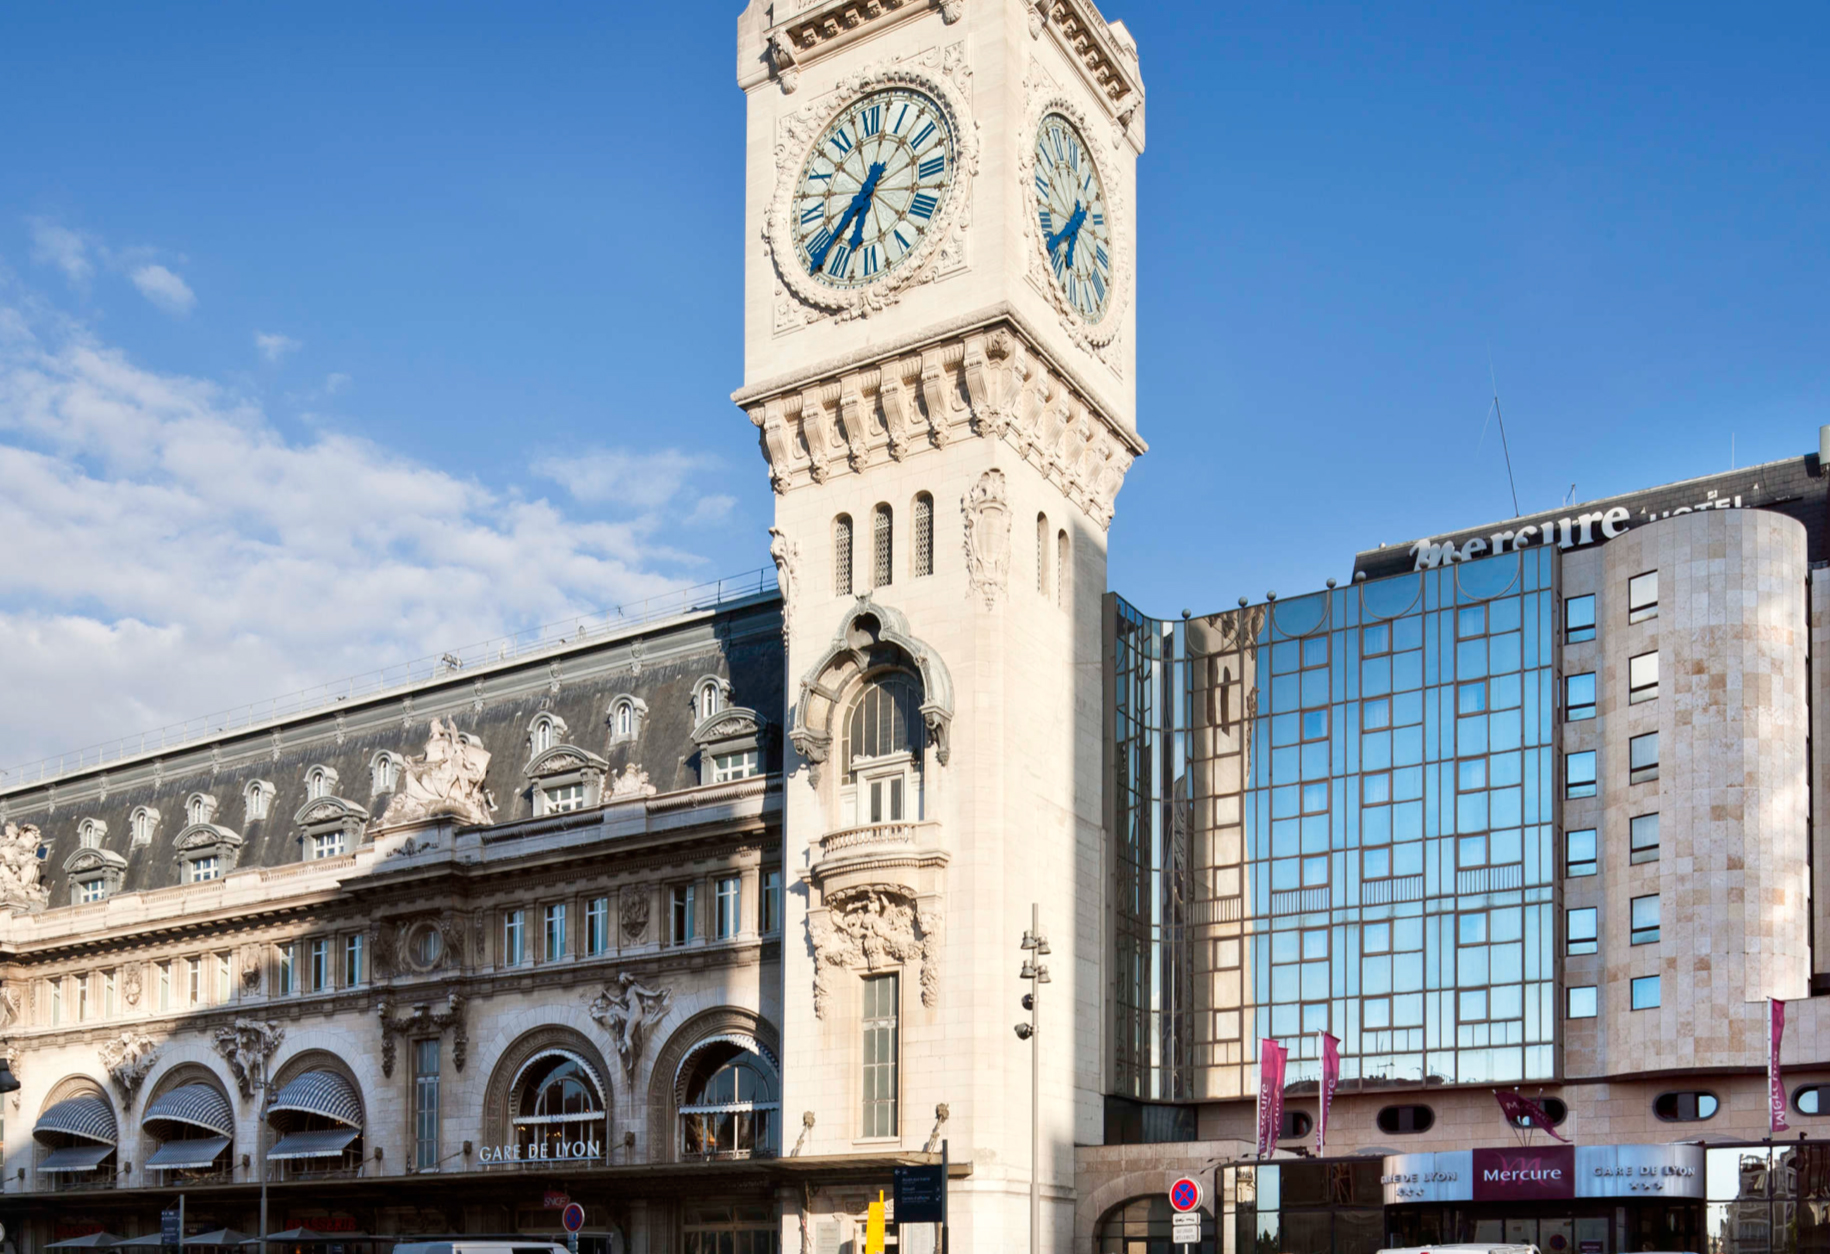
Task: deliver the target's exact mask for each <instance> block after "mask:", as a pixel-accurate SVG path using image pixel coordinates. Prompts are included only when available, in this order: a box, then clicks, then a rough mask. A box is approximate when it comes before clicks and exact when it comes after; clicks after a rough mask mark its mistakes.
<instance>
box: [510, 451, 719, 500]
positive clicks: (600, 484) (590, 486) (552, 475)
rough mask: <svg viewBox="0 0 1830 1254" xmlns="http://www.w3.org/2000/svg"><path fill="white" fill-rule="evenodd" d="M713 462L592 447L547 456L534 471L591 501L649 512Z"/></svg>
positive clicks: (673, 453)
mask: <svg viewBox="0 0 1830 1254" xmlns="http://www.w3.org/2000/svg"><path fill="white" fill-rule="evenodd" d="M714 464H715V462H714V459H712V458H710V457H701V456H695V455H693V454H690V453H682V452H680V451H679V450H677V449H663V450H661V451H660V452H657V453H631V452H625V451H623V450H621V449H592V450H590V451H588V452H584V453H580V454H578V455H577V456H574V457H547V458H542V459H541V460H540V461H537V462H535V463H534V473H535V474H537V475H541V476H543V477H545V478H548V479H551V480H553V481H554V482H556V483H558V484H560V485H561V486H562V487H564V488H565V490H566V491H567V492H570V493H571V494H572V496H573V497H574V498H575V499H577V500H579V501H582V502H584V503H586V504H590V505H598V504H604V505H618V506H623V507H625V508H628V509H635V510H647V509H658V508H659V507H661V506H663V505H665V504H667V503H668V502H669V501H671V500H673V499H674V498H675V497H676V496H678V495H680V493H681V491H682V489H684V488H685V487H686V481H687V478H688V476H690V475H691V474H692V473H693V472H694V471H696V470H704V469H706V468H708V467H710V466H712V465H714Z"/></svg>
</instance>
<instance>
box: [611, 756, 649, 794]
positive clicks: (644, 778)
mask: <svg viewBox="0 0 1830 1254" xmlns="http://www.w3.org/2000/svg"><path fill="white" fill-rule="evenodd" d="M654 795H655V786H654V785H653V784H651V783H649V782H648V772H647V771H645V770H643V769H642V768H641V767H639V766H637V765H636V764H635V763H633V762H631V763H629V764H628V765H627V766H625V767H624V768H623V773H622V774H621V775H618V776H616V777H614V778H613V779H612V780H611V781H610V800H612V801H631V800H635V799H636V798H639V797H652V796H654Z"/></svg>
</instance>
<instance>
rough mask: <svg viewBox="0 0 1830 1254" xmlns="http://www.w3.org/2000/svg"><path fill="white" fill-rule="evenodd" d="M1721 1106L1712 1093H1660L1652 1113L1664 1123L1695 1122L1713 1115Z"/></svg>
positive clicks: (1653, 1105)
mask: <svg viewBox="0 0 1830 1254" xmlns="http://www.w3.org/2000/svg"><path fill="white" fill-rule="evenodd" d="M1721 1106H1722V1103H1721V1102H1719V1101H1717V1100H1716V1095H1715V1094H1714V1093H1697V1092H1690V1093H1660V1094H1659V1095H1658V1098H1657V1099H1656V1100H1655V1101H1654V1102H1653V1103H1652V1113H1653V1114H1655V1115H1657V1116H1658V1117H1659V1118H1660V1119H1663V1120H1664V1121H1665V1122H1666V1123H1696V1122H1698V1121H1699V1120H1703V1119H1708V1118H1710V1117H1711V1116H1713V1115H1714V1114H1715V1113H1716V1111H1717V1110H1719V1109H1720V1108H1721Z"/></svg>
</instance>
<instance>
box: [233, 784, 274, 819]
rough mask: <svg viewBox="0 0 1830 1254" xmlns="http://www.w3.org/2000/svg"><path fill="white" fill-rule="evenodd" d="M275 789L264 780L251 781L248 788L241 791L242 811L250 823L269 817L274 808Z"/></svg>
mask: <svg viewBox="0 0 1830 1254" xmlns="http://www.w3.org/2000/svg"><path fill="white" fill-rule="evenodd" d="M273 793H274V788H273V785H272V784H269V783H268V782H267V781H266V780H264V779H251V780H249V781H248V786H247V787H246V788H244V789H242V790H241V804H242V810H243V812H244V813H245V814H246V816H247V821H248V822H250V823H254V822H258V821H259V820H261V819H264V818H266V817H267V814H268V812H269V811H271V810H272V808H273Z"/></svg>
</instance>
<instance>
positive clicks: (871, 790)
mask: <svg viewBox="0 0 1830 1254" xmlns="http://www.w3.org/2000/svg"><path fill="white" fill-rule="evenodd" d="M923 730H924V729H923V727H922V721H921V684H920V683H919V682H918V681H917V680H916V679H915V677H914V676H913V675H909V674H906V673H904V672H901V671H892V672H890V673H888V674H885V675H882V676H879V677H878V678H876V679H874V680H872V681H871V682H870V683H868V684H866V685H865V687H864V690H863V691H862V692H860V693H859V694H858V696H857V698H856V699H855V700H854V701H853V702H852V707H851V712H850V713H849V714H848V715H847V716H846V719H845V744H844V746H843V749H844V752H843V760H844V763H845V772H846V775H845V788H846V790H847V799H848V800H849V802H850V805H851V808H852V811H853V814H854V821H855V822H857V823H860V824H864V823H901V822H906V821H909V820H915V819H919V818H920V817H921V756H922V749H923V747H924V744H925V738H924V735H923Z"/></svg>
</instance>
